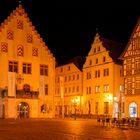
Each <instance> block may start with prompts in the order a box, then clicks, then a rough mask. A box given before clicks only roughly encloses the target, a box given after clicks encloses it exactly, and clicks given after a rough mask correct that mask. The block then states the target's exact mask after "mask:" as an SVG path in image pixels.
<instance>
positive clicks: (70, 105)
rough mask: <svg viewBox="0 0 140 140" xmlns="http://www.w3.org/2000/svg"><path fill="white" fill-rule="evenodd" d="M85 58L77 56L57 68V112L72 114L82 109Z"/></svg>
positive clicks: (78, 112)
mask: <svg viewBox="0 0 140 140" xmlns="http://www.w3.org/2000/svg"><path fill="white" fill-rule="evenodd" d="M84 60H85V59H83V58H81V57H75V58H74V59H72V60H70V61H69V62H68V63H67V64H63V65H60V66H57V67H56V70H55V85H56V91H55V114H56V116H62V117H64V115H65V116H70V115H72V114H75V113H76V114H80V113H81V111H82V104H83V102H82V93H83V91H82V87H83V84H82V78H83V77H82V66H83V62H84ZM75 111H76V112H75Z"/></svg>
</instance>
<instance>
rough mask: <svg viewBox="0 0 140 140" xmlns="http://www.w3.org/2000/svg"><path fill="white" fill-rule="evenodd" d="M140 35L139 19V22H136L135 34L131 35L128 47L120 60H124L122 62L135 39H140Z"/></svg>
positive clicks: (139, 20) (139, 19)
mask: <svg viewBox="0 0 140 140" xmlns="http://www.w3.org/2000/svg"><path fill="white" fill-rule="evenodd" d="M139 34H140V17H139V18H138V20H137V22H136V25H135V27H134V29H133V32H132V33H131V35H130V38H129V40H128V43H127V45H126V47H125V49H124V51H123V52H122V54H121V55H120V57H119V59H122V60H123V59H124V55H125V53H126V52H127V50H128V48H129V46H130V45H131V44H132V40H133V39H135V38H138V37H140V35H139Z"/></svg>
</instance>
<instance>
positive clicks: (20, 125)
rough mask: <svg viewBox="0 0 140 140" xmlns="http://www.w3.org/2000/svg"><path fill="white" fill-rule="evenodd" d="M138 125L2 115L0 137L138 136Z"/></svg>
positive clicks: (131, 139)
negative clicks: (123, 125) (134, 127)
mask: <svg viewBox="0 0 140 140" xmlns="http://www.w3.org/2000/svg"><path fill="white" fill-rule="evenodd" d="M139 138H140V130H139V129H130V128H129V129H121V128H116V127H114V128H113V127H111V126H102V125H99V124H98V123H97V122H96V120H92V119H83V120H80V119H77V120H74V119H64V120H63V119H17V120H14V119H1V120H0V140H139Z"/></svg>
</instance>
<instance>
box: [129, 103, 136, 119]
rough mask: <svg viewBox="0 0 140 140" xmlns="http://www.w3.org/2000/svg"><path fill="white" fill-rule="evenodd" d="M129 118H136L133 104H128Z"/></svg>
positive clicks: (134, 104)
mask: <svg viewBox="0 0 140 140" xmlns="http://www.w3.org/2000/svg"><path fill="white" fill-rule="evenodd" d="M129 116H130V117H137V104H136V103H135V102H131V103H130V104H129Z"/></svg>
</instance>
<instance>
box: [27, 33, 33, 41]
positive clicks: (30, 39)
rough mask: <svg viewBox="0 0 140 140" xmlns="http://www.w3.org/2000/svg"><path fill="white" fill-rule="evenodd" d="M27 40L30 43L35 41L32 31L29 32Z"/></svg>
mask: <svg viewBox="0 0 140 140" xmlns="http://www.w3.org/2000/svg"><path fill="white" fill-rule="evenodd" d="M27 42H28V43H33V35H32V34H30V33H28V34H27Z"/></svg>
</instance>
